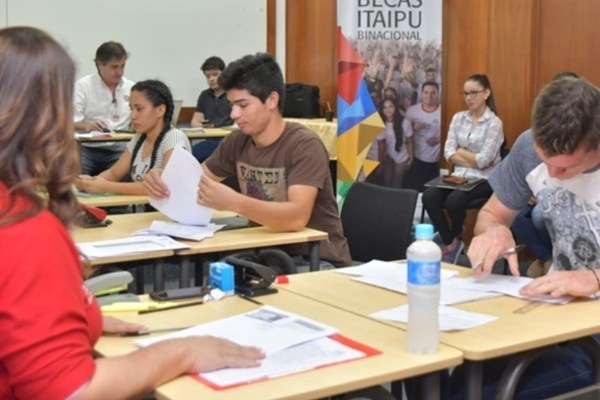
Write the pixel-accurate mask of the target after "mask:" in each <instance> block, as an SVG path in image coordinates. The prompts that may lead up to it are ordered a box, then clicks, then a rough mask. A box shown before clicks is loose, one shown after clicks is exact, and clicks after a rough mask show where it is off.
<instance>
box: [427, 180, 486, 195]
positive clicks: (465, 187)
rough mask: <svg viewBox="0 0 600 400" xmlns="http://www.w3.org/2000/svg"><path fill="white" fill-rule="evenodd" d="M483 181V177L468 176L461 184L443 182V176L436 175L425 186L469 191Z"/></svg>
mask: <svg viewBox="0 0 600 400" xmlns="http://www.w3.org/2000/svg"><path fill="white" fill-rule="evenodd" d="M483 181H485V179H483V178H468V181H467V182H466V183H463V184H462V185H456V184H454V183H449V182H444V177H443V176H438V177H437V178H434V179H432V180H430V181H429V182H427V183H426V184H425V186H426V187H436V188H440V189H453V190H463V191H465V192H469V191H471V190H473V188H474V187H476V186H477V185H479V184H480V183H481V182H483Z"/></svg>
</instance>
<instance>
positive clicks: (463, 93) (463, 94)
mask: <svg viewBox="0 0 600 400" xmlns="http://www.w3.org/2000/svg"><path fill="white" fill-rule="evenodd" d="M481 92H485V90H473V91H471V92H460V95H461V96H463V97H467V98H469V97H475V96H477V95H478V94H479V93H481Z"/></svg>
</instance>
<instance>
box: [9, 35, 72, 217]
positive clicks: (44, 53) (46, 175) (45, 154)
mask: <svg viewBox="0 0 600 400" xmlns="http://www.w3.org/2000/svg"><path fill="white" fill-rule="evenodd" d="M74 77H75V65H74V63H73V60H72V59H71V57H70V56H69V54H68V53H67V52H66V51H65V49H64V48H63V47H62V46H60V45H59V44H58V43H57V42H56V41H55V40H54V39H53V38H52V37H50V36H49V35H48V34H47V33H45V32H44V31H41V30H39V29H36V28H30V27H10V28H5V29H1V30H0V181H1V182H2V183H4V185H6V186H7V188H8V201H6V202H5V205H4V207H2V209H0V226H6V225H9V224H11V223H14V222H17V221H21V220H24V219H26V218H28V217H31V216H33V215H35V214H37V213H39V212H40V211H41V210H42V209H43V208H44V207H45V206H47V208H48V209H49V210H50V212H52V213H53V214H54V215H56V217H57V218H58V219H59V220H60V221H61V222H62V223H63V224H64V225H65V226H68V225H70V224H71V223H72V222H74V220H75V217H76V214H77V212H78V210H79V205H78V203H77V200H76V197H75V195H74V194H73V190H72V185H73V182H74V181H75V178H76V176H77V173H78V171H79V159H78V154H77V148H76V145H75V139H74V135H73V111H72V108H73V102H72V97H73V84H74ZM17 199H25V201H26V203H27V207H26V208H25V209H24V210H22V209H21V207H19V208H18V210H17V205H16V203H17Z"/></svg>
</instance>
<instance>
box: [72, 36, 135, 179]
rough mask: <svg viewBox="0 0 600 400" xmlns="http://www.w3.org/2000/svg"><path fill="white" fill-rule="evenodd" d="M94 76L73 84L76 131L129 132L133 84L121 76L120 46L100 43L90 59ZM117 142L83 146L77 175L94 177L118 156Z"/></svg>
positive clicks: (122, 55)
mask: <svg viewBox="0 0 600 400" xmlns="http://www.w3.org/2000/svg"><path fill="white" fill-rule="evenodd" d="M94 62H95V64H96V69H97V72H95V73H92V74H89V75H86V76H84V77H83V78H81V79H79V80H78V81H77V82H76V83H75V95H74V100H73V107H74V109H75V112H74V116H73V120H74V121H75V130H76V131H103V130H110V131H114V130H129V129H130V125H131V111H130V110H129V93H130V92H131V87H132V86H133V82H132V81H130V80H129V79H127V78H125V77H124V76H123V74H124V72H125V63H126V62H127V52H126V51H125V48H124V47H123V45H122V44H121V43H117V42H106V43H102V45H100V47H98V49H97V50H96V58H95V59H94ZM124 149H125V145H124V144H123V143H121V142H102V143H83V144H82V145H81V173H82V174H85V175H96V174H98V173H100V172H102V171H104V170H106V169H107V168H109V167H110V166H112V165H113V164H114V163H115V162H116V161H117V160H118V159H119V157H120V156H121V154H122V153H123V150H124Z"/></svg>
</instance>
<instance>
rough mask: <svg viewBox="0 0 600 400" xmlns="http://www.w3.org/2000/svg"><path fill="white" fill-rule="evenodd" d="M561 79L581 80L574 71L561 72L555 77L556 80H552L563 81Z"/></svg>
mask: <svg viewBox="0 0 600 400" xmlns="http://www.w3.org/2000/svg"><path fill="white" fill-rule="evenodd" d="M561 78H579V75H577V74H576V73H575V72H573V71H562V72H559V73H558V74H556V75H554V78H552V79H554V80H555V79H561Z"/></svg>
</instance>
